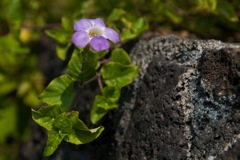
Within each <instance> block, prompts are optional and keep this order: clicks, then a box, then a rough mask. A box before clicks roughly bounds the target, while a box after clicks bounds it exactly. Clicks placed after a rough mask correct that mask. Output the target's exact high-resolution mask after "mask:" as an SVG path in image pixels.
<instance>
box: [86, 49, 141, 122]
mask: <svg viewBox="0 0 240 160" xmlns="http://www.w3.org/2000/svg"><path fill="white" fill-rule="evenodd" d="M111 60H112V62H109V63H108V64H106V65H104V66H103V67H102V69H101V73H102V76H103V79H104V81H105V83H106V85H107V87H105V88H103V89H102V95H98V96H96V98H95V101H94V104H93V107H92V110H91V116H90V118H91V121H92V123H93V124H95V123H97V122H98V121H99V120H100V119H101V118H102V117H103V116H104V115H105V114H106V113H107V112H108V111H109V110H112V109H114V108H116V107H117V101H118V99H119V97H120V92H121V88H122V87H124V86H126V85H128V84H130V83H131V82H132V79H133V78H134V77H136V76H137V75H138V68H137V67H136V66H134V65H132V64H131V60H130V57H129V56H128V54H127V53H126V52H125V51H124V50H123V49H115V50H113V51H112V54H111Z"/></svg>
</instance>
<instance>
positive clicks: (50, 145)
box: [43, 129, 63, 156]
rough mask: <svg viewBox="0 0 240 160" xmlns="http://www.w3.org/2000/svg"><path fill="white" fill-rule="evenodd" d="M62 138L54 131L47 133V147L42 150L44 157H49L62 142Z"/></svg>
mask: <svg viewBox="0 0 240 160" xmlns="http://www.w3.org/2000/svg"><path fill="white" fill-rule="evenodd" d="M62 140H63V136H62V135H61V134H59V133H58V132H57V131H55V130H54V129H52V130H50V131H49V133H48V141H47V145H46V146H45V148H44V153H43V155H44V156H50V155H52V154H53V152H55V150H56V149H57V147H58V146H59V144H60V143H61V142H62Z"/></svg>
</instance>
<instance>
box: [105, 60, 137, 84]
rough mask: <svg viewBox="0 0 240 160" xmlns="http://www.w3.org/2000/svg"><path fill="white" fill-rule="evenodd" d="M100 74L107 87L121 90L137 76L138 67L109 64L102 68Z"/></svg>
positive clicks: (116, 63)
mask: <svg viewBox="0 0 240 160" xmlns="http://www.w3.org/2000/svg"><path fill="white" fill-rule="evenodd" d="M101 72H102V76H103V79H104V81H105V83H106V84H107V85H108V86H111V87H119V88H121V87H124V86H126V85H128V84H130V83H131V82H132V79H133V78H134V77H136V76H137V75H138V67H137V66H133V65H122V64H120V63H118V62H109V63H108V64H106V65H104V66H103V67H102V69H101Z"/></svg>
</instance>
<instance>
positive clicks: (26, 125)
mask: <svg viewBox="0 0 240 160" xmlns="http://www.w3.org/2000/svg"><path fill="white" fill-rule="evenodd" d="M239 16H240V2H239V0H184V1H183V0H101V1H100V0H81V1H79V0H55V1H49V0H1V1H0V160H12V159H18V155H19V151H20V150H19V148H20V147H21V144H22V143H24V142H25V141H27V140H28V138H29V135H30V134H31V133H32V132H34V131H33V130H32V128H31V109H32V108H37V107H38V106H39V104H40V102H39V100H38V95H39V93H41V91H42V90H43V88H44V87H45V86H46V84H47V83H48V82H49V81H50V80H51V79H53V78H54V76H56V74H60V73H55V71H56V70H61V69H62V68H59V69H58V68H54V67H59V66H57V65H50V64H53V63H55V62H56V61H57V62H58V63H60V64H61V63H63V62H64V61H66V52H67V50H68V49H69V48H70V47H71V34H72V33H73V28H72V24H73V22H74V21H76V20H78V19H81V18H83V17H86V18H96V17H101V18H103V19H104V20H105V21H106V22H107V24H108V26H111V27H114V28H115V29H117V30H118V31H119V32H121V33H122V36H121V38H122V41H126V42H127V41H129V40H135V39H137V38H138V37H139V36H140V35H141V34H142V33H143V32H150V31H151V32H154V33H157V34H159V35H161V34H177V35H179V36H185V37H188V36H189V37H195V38H196V37H199V38H204V39H211V38H214V39H219V40H223V41H225V42H239V41H240V32H239V31H240V27H239V20H238V19H239ZM69 24H71V25H69ZM136 28H138V29H136ZM47 36H48V37H51V39H54V40H55V42H54V41H51V40H49V39H50V38H47ZM46 44H47V46H50V47H49V48H48V47H46ZM44 46H45V47H44ZM51 46H53V48H55V47H56V49H53V50H51V49H50V48H51ZM48 53H49V54H50V55H51V56H50V60H49V59H48V61H45V60H46V59H45V58H44V56H46V54H48ZM51 58H52V59H51ZM56 59H57V60H56ZM49 63H50V64H49ZM51 67H52V68H51ZM46 68H47V69H46ZM46 70H48V72H46ZM53 72H54V73H53Z"/></svg>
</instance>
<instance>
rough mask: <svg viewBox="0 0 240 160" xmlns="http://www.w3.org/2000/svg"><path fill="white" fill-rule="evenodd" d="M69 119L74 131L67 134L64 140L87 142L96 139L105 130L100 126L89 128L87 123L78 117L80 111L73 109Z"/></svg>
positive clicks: (77, 142)
mask: <svg viewBox="0 0 240 160" xmlns="http://www.w3.org/2000/svg"><path fill="white" fill-rule="evenodd" d="M68 119H69V120H70V121H71V123H72V126H73V127H72V131H71V132H69V134H66V135H65V137H64V140H65V141H67V142H70V143H73V144H85V143H89V142H91V141H93V140H95V139H96V138H97V137H99V135H100V134H101V133H102V131H103V130H104V127H102V126H100V127H97V128H94V129H88V128H87V127H86V125H85V124H84V123H83V122H82V121H81V120H80V119H79V118H78V112H77V111H72V112H71V113H70V114H69V115H68Z"/></svg>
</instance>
